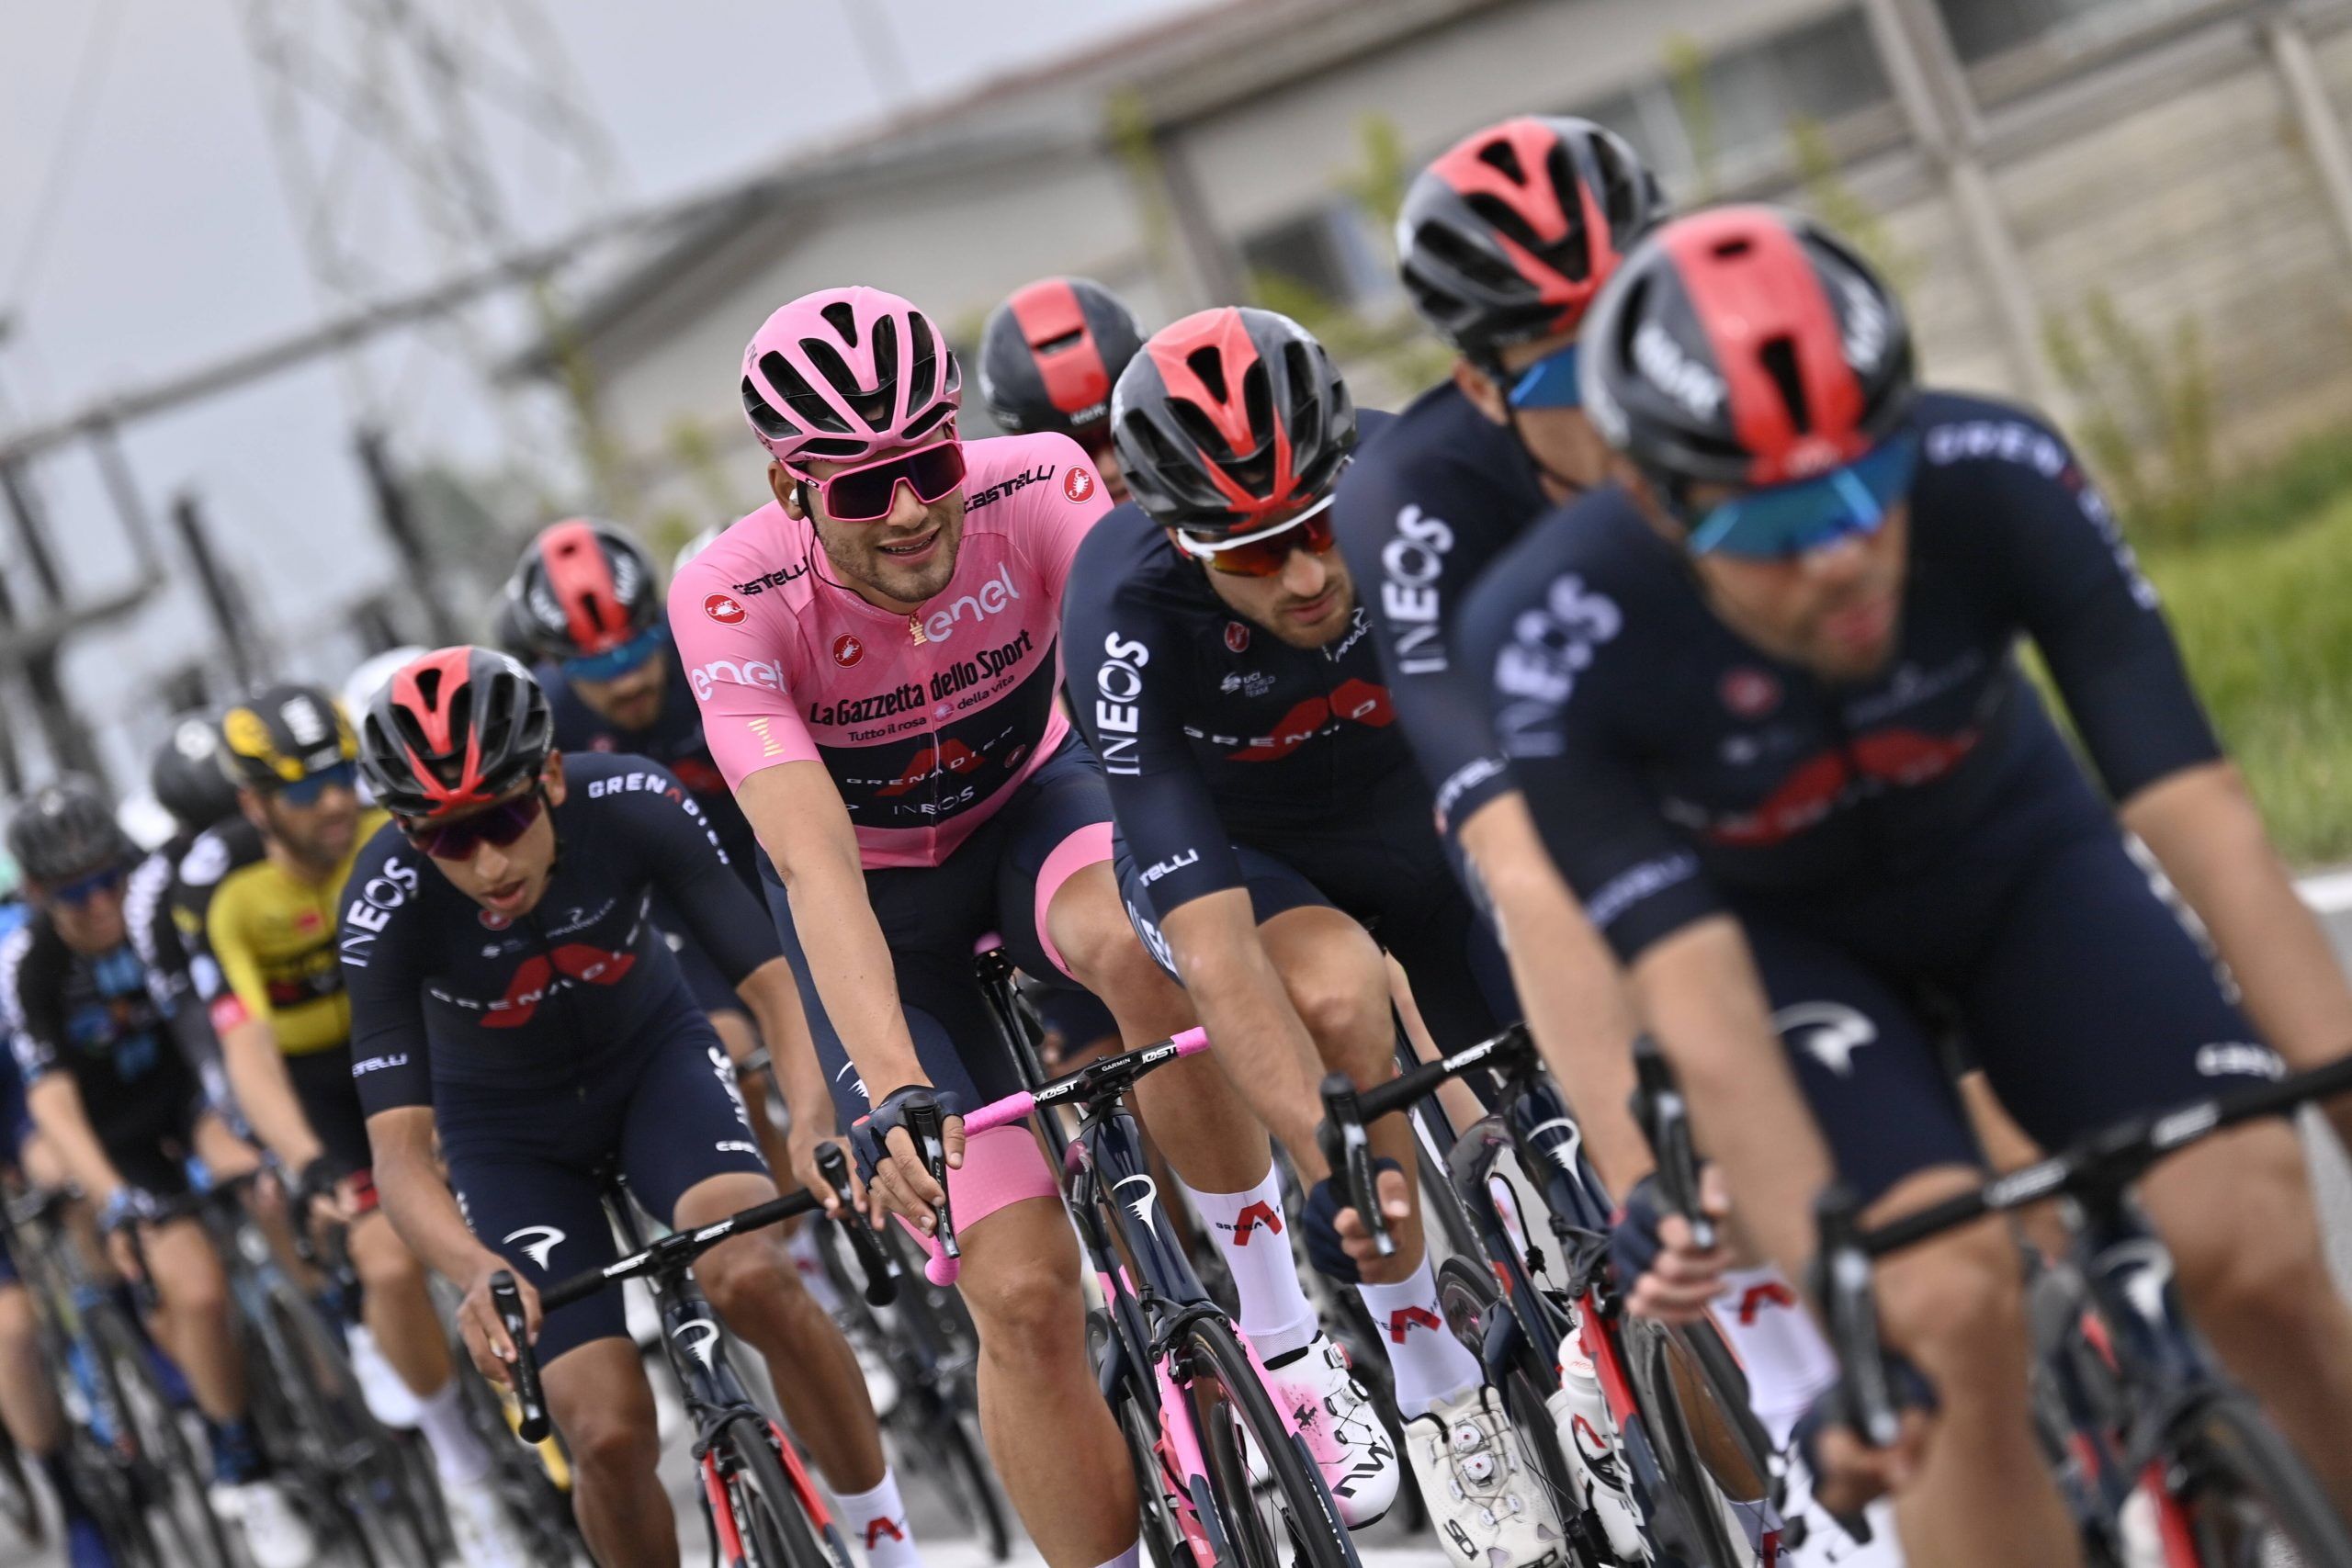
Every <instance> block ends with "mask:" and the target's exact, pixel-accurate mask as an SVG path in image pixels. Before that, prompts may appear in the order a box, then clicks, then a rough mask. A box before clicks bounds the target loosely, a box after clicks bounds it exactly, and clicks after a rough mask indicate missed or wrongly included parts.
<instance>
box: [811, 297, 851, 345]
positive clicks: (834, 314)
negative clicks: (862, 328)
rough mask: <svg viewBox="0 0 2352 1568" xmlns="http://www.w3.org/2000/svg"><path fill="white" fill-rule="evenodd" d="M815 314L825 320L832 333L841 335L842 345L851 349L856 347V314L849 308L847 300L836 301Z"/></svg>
mask: <svg viewBox="0 0 2352 1568" xmlns="http://www.w3.org/2000/svg"><path fill="white" fill-rule="evenodd" d="M817 313H818V314H819V315H820V316H822V317H824V318H825V321H826V323H827V324H828V325H830V326H831V328H832V329H833V331H835V332H837V333H841V337H842V342H843V343H845V344H849V345H850V347H852V348H855V347H856V346H857V312H856V311H855V310H852V309H851V308H850V303H849V301H848V300H846V299H836V300H834V301H833V302H832V303H831V304H830V305H828V306H826V307H825V308H824V309H823V310H820V311H818V312H817Z"/></svg>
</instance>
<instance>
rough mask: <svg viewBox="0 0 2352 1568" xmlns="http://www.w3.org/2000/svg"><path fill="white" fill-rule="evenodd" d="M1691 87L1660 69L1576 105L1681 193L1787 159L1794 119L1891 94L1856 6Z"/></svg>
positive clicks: (1721, 65) (1840, 114)
mask: <svg viewBox="0 0 2352 1568" xmlns="http://www.w3.org/2000/svg"><path fill="white" fill-rule="evenodd" d="M1693 86H1694V84H1692V83H1691V82H1690V81H1688V80H1687V79H1681V78H1677V77H1672V76H1661V77H1657V78H1654V79H1652V80H1650V81H1648V82H1645V83H1644V84H1642V85H1639V86H1636V87H1634V88H1631V89H1629V90H1627V91H1625V92H1622V93H1617V94H1614V95H1612V96H1610V97H1607V98H1603V99H1601V100H1600V101H1598V102H1595V103H1590V104H1586V105H1582V106H1579V107H1577V109H1576V110H1575V111H1574V112H1576V113H1577V114H1581V115H1583V116H1585V117H1586V118H1589V119H1594V120H1598V121H1599V122H1600V123H1601V124H1602V125H1605V126H1607V127H1609V128H1610V129H1611V130H1614V131H1616V132H1617V133H1618V134H1619V135H1621V136H1623V137H1624V138H1625V139H1626V140H1627V141H1630V142H1632V143H1633V144H1634V149H1635V150H1636V151H1637V152H1640V153H1641V154H1642V156H1643V157H1644V158H1645V159H1646V160H1647V161H1648V162H1649V164H1650V166H1651V167H1652V168H1654V169H1656V170H1657V174H1658V177H1659V179H1661V180H1662V181H1664V182H1665V184H1666V186H1667V188H1668V191H1669V192H1671V193H1673V194H1674V195H1675V196H1677V197H1683V198H1688V197H1691V195H1693V194H1694V193H1696V192H1698V191H1700V190H1702V189H1710V188H1712V189H1722V188H1724V187H1725V186H1738V185H1740V184H1742V183H1745V182H1747V181H1749V180H1755V179H1758V178H1763V177H1767V176H1769V175H1771V174H1772V173H1773V172H1774V171H1776V170H1779V169H1781V168H1782V167H1783V166H1785V165H1786V164H1787V162H1788V159H1789V155H1790V152H1789V128H1790V126H1791V125H1792V124H1794V123H1796V122H1797V121H1800V120H1813V121H1817V122H1819V123H1821V124H1824V125H1832V124H1836V123H1837V122H1838V121H1839V120H1842V119H1847V118H1851V117H1852V116H1854V115H1857V114H1860V113H1862V112H1864V111H1866V110H1869V109H1871V108H1875V107H1879V106H1881V105H1884V104H1886V103H1888V102H1889V101H1890V100H1891V97H1892V94H1891V92H1890V90H1889V88H1888V86H1887V82H1886V77H1885V74H1884V73H1883V72H1882V71H1881V70H1880V69H1879V59H1878V51H1877V49H1876V47H1875V46H1874V45H1873V44H1872V43H1871V36H1870V28H1869V24H1868V23H1866V22H1865V21H1864V20H1863V19H1862V16H1861V13H1860V11H1859V10H1851V11H1845V12H1841V13H1839V14H1838V15H1836V16H1833V17H1826V18H1824V19H1823V20H1820V21H1817V22H1811V23H1808V24H1806V25H1805V26H1804V27H1801V28H1791V29H1790V30H1788V31H1787V32H1784V33H1780V34H1778V35H1776V36H1774V37H1772V38H1769V39H1763V40H1761V41H1760V42H1757V43H1753V44H1749V45H1747V46H1746V47H1744V48H1741V49H1736V50H1730V51H1725V52H1724V53H1722V54H1718V55H1716V56H1714V57H1713V58H1712V59H1710V60H1709V61H1707V62H1706V64H1705V65H1704V67H1703V68H1702V70H1701V71H1700V72H1699V73H1698V77H1697V81H1696V83H1695V87H1696V91H1695V92H1694V91H1693Z"/></svg>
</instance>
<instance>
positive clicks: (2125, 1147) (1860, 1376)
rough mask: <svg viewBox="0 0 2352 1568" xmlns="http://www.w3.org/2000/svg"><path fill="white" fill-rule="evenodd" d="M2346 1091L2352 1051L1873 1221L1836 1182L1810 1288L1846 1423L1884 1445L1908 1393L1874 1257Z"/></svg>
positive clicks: (2155, 1116) (1825, 1202) (2131, 1172)
mask: <svg viewBox="0 0 2352 1568" xmlns="http://www.w3.org/2000/svg"><path fill="white" fill-rule="evenodd" d="M2345 1093H2352V1055H2347V1056H2345V1057H2341V1058H2339V1059H2337V1060H2335V1061H2334V1062H2330V1063H2328V1064H2327V1065H2325V1066H2319V1067H2313V1068H2312V1069H2311V1070H2310V1071H2308V1072H2303V1073H2295V1074H2291V1075H2290V1076H2288V1077H2284V1078H2281V1079H2279V1080H2278V1082H2276V1083H2269V1084H2260V1085H2257V1086H2256V1087H2254V1088H2252V1089H2245V1090H2241V1091H2240V1092H2238V1093H2236V1094H2233V1095H2228V1096H2222V1097H2215V1098H2213V1099H2210V1100H2196V1101H2192V1102H2191V1103H2189V1104H2188V1105H2184V1106H2181V1107H2178V1108H2177V1109H2176V1110H2172V1111H2160V1112H2155V1113H2152V1114H2148V1115H2142V1116H2136V1117H2133V1118H2131V1120H2129V1121H2126V1122H2118V1123H2117V1124H2116V1125H2114V1126H2112V1127H2109V1128H2107V1129H2105V1130H2104V1131H2102V1132H2098V1133H2095V1134H2092V1135H2091V1136H2089V1137H2088V1138H2086V1139H2085V1140H2083V1141H2082V1142H2081V1143H2080V1144H2077V1145H2075V1147H2073V1148H2071V1149H2068V1150H2066V1151H2065V1152H2064V1153H2062V1154H2056V1155H2052V1156H2050V1157H2049V1158H2047V1159H2042V1160H2037V1161H2036V1162H2034V1163H2033V1164H2032V1165H2029V1166H2026V1167H2023V1168H2020V1169H2018V1170H2013V1171H2011V1172H2010V1173H2009V1174H2008V1175H2007V1176H2000V1177H1996V1178H1994V1179H1992V1180H1990V1181H1988V1182H1985V1184H1984V1185H1983V1186H1981V1187H1977V1188H1974V1189H1973V1190H1969V1191H1966V1192H1962V1193H1958V1194H1956V1195H1954V1196H1953V1197H1951V1198H1948V1199H1945V1200H1944V1201H1941V1202H1939V1203H1931V1204H1929V1205H1928V1207H1926V1208H1924V1209H1920V1210H1917V1211H1915V1212H1914V1213H1908V1214H1905V1215H1904V1216H1902V1217H1901V1218H1899V1219H1895V1220H1890V1221H1888V1222H1887V1223H1886V1224H1883V1225H1879V1226H1877V1227H1875V1228H1873V1229H1871V1230H1867V1231H1866V1230H1863V1229H1862V1228H1861V1222H1860V1208H1859V1206H1858V1205H1857V1204H1856V1202H1855V1201H1854V1198H1853V1195H1852V1194H1851V1193H1850V1192H1849V1191H1847V1190H1845V1189H1844V1188H1843V1187H1832V1188H1831V1189H1830V1190H1828V1191H1827V1192H1826V1193H1824V1194H1823V1195H1822V1197H1821V1199H1820V1200H1819V1201H1817V1202H1816V1203H1815V1212H1814V1220H1815V1227H1816V1229H1817V1231H1818V1234H1819V1242H1818V1246H1817V1249H1816V1251H1815V1256H1814V1266H1813V1275H1814V1291H1815V1300H1817V1301H1818V1302H1819V1303H1820V1304H1821V1309H1822V1316H1823V1318H1824V1320H1825V1324H1826V1327H1827V1330H1828V1335H1829V1343H1830V1348H1831V1351H1832V1352H1833V1353H1834V1354H1835V1355H1836V1356H1837V1358H1838V1367H1839V1371H1840V1375H1841V1380H1842V1383H1843V1389H1842V1393H1841V1400H1842V1403H1843V1405H1844V1409H1843V1412H1842V1414H1843V1416H1845V1418H1846V1421H1847V1424H1848V1425H1849V1427H1852V1429H1853V1430H1854V1432H1855V1433H1856V1434H1857V1435H1858V1436H1860V1437H1861V1438H1863V1439H1864V1440H1865V1441H1867V1442H1870V1443H1871V1444H1873V1445H1874V1446H1877V1447H1884V1446H1885V1445H1886V1444H1888V1443H1891V1442H1893V1441H1894V1436H1895V1432H1896V1430H1897V1428H1898V1425H1899V1423H1900V1421H1901V1417H1902V1409H1903V1406H1904V1404H1905V1403H1906V1402H1905V1400H1904V1399H1903V1398H1902V1397H1900V1395H1899V1393H1898V1392H1897V1390H1896V1389H1895V1387H1894V1380H1893V1379H1892V1378H1890V1377H1889V1375H1888V1371H1887V1363H1886V1358H1885V1356H1884V1354H1883V1351H1882V1349H1881V1348H1880V1343H1879V1332H1878V1304H1877V1300H1876V1298H1875V1296H1874V1295H1873V1293H1872V1292H1871V1260H1872V1259H1873V1258H1883V1257H1884V1256H1886V1255H1887V1254H1888V1253H1890V1252H1897V1251H1900V1250H1902V1249H1903V1248H1905V1247H1912V1246H1916V1245H1917V1244H1918V1243H1920V1242H1923V1241H1927V1240H1929V1239H1930V1238H1932V1237H1934V1236H1938V1235H1942V1234H1943V1233H1945V1232H1946V1231H1950V1230H1953V1229H1956V1228H1958V1227H1959V1226H1961V1225H1964V1224H1969V1223H1970V1222H1971V1221H1973V1220H1977V1219H1981V1218H1983V1217H1984V1216H1985V1215H1987V1214H1995V1213H2007V1212H2009V1211H2010V1210H2013V1209H2020V1208H2023V1207H2025V1206H2026V1205H2027V1204H2029V1203H2036V1202H2040V1201H2042V1200H2044V1199H2047V1198H2057V1197H2068V1196H2075V1195H2078V1194H2081V1193H2084V1192H2087V1191H2091V1190H2114V1189H2119V1188H2120V1187H2122V1186H2123V1185H2125V1184H2126V1183H2129V1182H2131V1180H2133V1179H2136V1178H2138V1177H2139V1176H2140V1175H2141V1174H2142V1173H2143V1172H2144V1171H2146V1170H2147V1168H2149V1167H2150V1166H2152V1165H2154V1164H2155V1163H2156V1162H2157V1161H2158V1160H2160V1159H2163V1158H2164V1157H2165V1156H2167V1155H2172V1154H2177V1153H2178V1152H2179V1151H2180V1150H2182V1149H2185V1148H2187V1147H2188V1145H2191V1144H2195V1143H2199V1142H2201V1141H2202V1140H2204V1139H2206V1138H2210V1137H2211V1136H2212V1135H2213V1134H2216V1133H2220V1132H2223V1131H2226V1130H2227V1129H2229V1128H2232V1127H2235V1126H2239V1125H2241V1124H2243V1123H2245V1122H2253V1121H2257V1120H2259V1119H2261V1118H2263V1117H2266V1116H2275V1115H2278V1114H2279V1113H2281V1112H2284V1111H2291V1110H2293V1109H2295V1108H2296V1107H2298V1106H2301V1105H2303V1104H2306V1103H2309V1102H2311V1101H2312V1100H2325V1099H2330V1098H2332V1097H2334V1096H2336V1095H2340V1094H2345Z"/></svg>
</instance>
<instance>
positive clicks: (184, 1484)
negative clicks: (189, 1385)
mask: <svg viewBox="0 0 2352 1568" xmlns="http://www.w3.org/2000/svg"><path fill="white" fill-rule="evenodd" d="M82 1325H83V1331H84V1333H85V1334H86V1335H87V1336H88V1337H89V1343H90V1344H91V1346H92V1347H93V1348H95V1349H96V1353H97V1354H96V1363H97V1370H98V1375H99V1378H100V1379H101V1380H102V1382H104V1384H105V1388H106V1394H107V1398H108V1399H109V1400H111V1401H112V1402H113V1404H114V1405H115V1408H116V1410H117V1412H118V1413H119V1416H121V1418H122V1419H124V1420H126V1421H128V1422H129V1423H130V1431H131V1434H132V1437H133V1439H134V1443H135V1447H136V1449H137V1451H138V1456H139V1457H138V1460H137V1461H136V1462H135V1464H134V1467H133V1469H132V1472H131V1476H132V1480H133V1482H134V1483H135V1484H136V1485H137V1486H138V1488H139V1490H140V1491H141V1493H142V1494H144V1495H143V1496H142V1497H141V1504H142V1505H143V1506H144V1507H145V1508H146V1509H147V1511H148V1513H149V1515H150V1517H151V1519H158V1520H159V1521H160V1523H161V1526H162V1529H161V1532H160V1533H161V1535H162V1536H163V1542H162V1544H163V1545H164V1556H165V1557H166V1558H168V1559H169V1560H170V1561H172V1562H187V1563H194V1564H197V1565H198V1568H232V1564H233V1563H234V1562H236V1559H235V1557H234V1556H232V1554H231V1551H230V1548H229V1537H228V1531H227V1529H225V1528H224V1527H223V1526H222V1524H221V1522H220V1517H219V1516H218V1515H216V1514H215V1513H213V1511H212V1502H211V1498H210V1497H209V1495H208V1492H207V1483H208V1481H209V1475H208V1473H207V1470H206V1467H205V1465H204V1463H203V1461H201V1460H199V1459H198V1455H197V1451H196V1449H195V1446H194V1445H193V1444H191V1443H190V1442H189V1441H188V1440H187V1433H186V1432H185V1431H183V1430H181V1428H180V1423H179V1417H178V1416H177V1415H176V1414H175V1412H174V1411H173V1409H172V1404H171V1401H170V1400H169V1399H168V1398H167V1397H165V1395H164V1391H163V1388H162V1387H161V1386H160V1385H159V1384H158V1383H157V1382H156V1381H155V1373H154V1371H153V1368H152V1367H151V1366H150V1365H149V1364H148V1360H147V1358H148V1355H149V1354H150V1352H149V1349H148V1347H147V1342H146V1340H145V1339H144V1338H143V1337H141V1335H140V1333H139V1331H138V1330H137V1329H135V1328H133V1327H131V1326H130V1320H129V1319H128V1318H126V1317H123V1316H122V1315H121V1314H119V1313H117V1312H116V1311H114V1310H113V1309H112V1308H111V1307H107V1306H101V1307H99V1308H97V1309H96V1310H93V1311H90V1312H88V1313H85V1314H84V1316H83V1319H82Z"/></svg>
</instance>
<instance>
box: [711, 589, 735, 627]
mask: <svg viewBox="0 0 2352 1568" xmlns="http://www.w3.org/2000/svg"><path fill="white" fill-rule="evenodd" d="M702 613H703V614H704V615H708V616H709V617H710V618H711V619H712V620H714V621H717V622H718V624H719V625H720V626H733V625H734V624H735V623H736V622H738V621H740V620H741V619H742V618H743V606H742V604H741V603H739V602H738V601H737V600H736V598H735V597H734V595H732V594H729V593H714V594H712V595H711V596H710V597H709V598H707V599H706V600H704V601H703V602H702Z"/></svg>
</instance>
